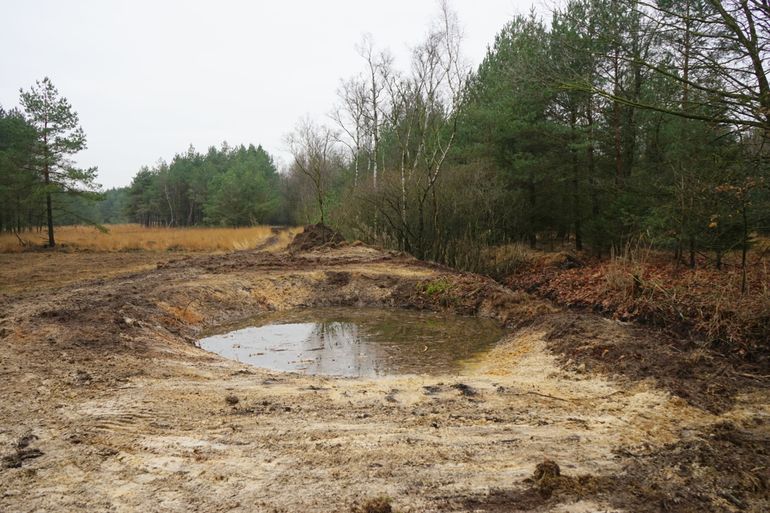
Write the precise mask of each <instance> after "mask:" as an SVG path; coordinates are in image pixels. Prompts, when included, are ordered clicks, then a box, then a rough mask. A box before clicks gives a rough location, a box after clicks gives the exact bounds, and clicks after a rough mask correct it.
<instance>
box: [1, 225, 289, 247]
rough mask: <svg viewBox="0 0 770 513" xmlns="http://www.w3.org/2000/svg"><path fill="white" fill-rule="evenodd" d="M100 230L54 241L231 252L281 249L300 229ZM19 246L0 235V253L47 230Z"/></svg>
mask: <svg viewBox="0 0 770 513" xmlns="http://www.w3.org/2000/svg"><path fill="white" fill-rule="evenodd" d="M106 228H107V229H108V231H107V232H106V233H103V232H101V231H99V230H97V229H96V228H94V227H91V226H62V227H58V228H56V232H55V235H56V243H57V245H59V246H60V248H63V249H72V250H77V251H102V252H113V251H207V252H212V251H233V250H240V249H251V248H256V247H262V248H264V249H282V248H284V247H286V246H287V245H288V244H289V242H291V240H292V238H293V237H294V235H296V234H297V232H299V231H300V230H301V229H300V228H286V229H280V230H274V229H273V228H271V227H270V226H250V227H245V228H145V227H143V226H141V225H137V224H118V225H107V227H106ZM21 238H22V239H23V240H24V241H25V243H26V245H22V244H21V243H20V242H19V239H18V238H17V237H16V236H15V235H13V234H8V233H4V234H0V252H4V253H13V252H20V251H24V250H25V249H28V248H29V247H34V246H38V247H40V246H43V245H44V244H45V243H46V240H47V239H46V233H45V232H44V231H43V232H26V233H23V234H22V236H21Z"/></svg>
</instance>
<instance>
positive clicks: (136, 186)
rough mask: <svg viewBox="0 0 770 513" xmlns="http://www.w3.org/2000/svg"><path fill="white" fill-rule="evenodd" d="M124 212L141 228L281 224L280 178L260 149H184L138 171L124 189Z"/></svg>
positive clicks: (251, 146) (225, 146) (271, 160)
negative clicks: (184, 150) (167, 160)
mask: <svg viewBox="0 0 770 513" xmlns="http://www.w3.org/2000/svg"><path fill="white" fill-rule="evenodd" d="M125 194H126V199H125V213H126V215H127V216H128V218H129V219H130V220H131V221H132V222H136V223H140V224H143V225H144V226H170V227H173V226H193V225H201V224H205V225H217V226H247V225H255V224H266V223H271V224H272V223H281V222H285V221H286V219H285V215H284V212H283V209H282V207H283V202H282V194H281V179H280V175H279V174H278V171H277V169H276V167H275V164H274V162H273V158H272V157H271V156H270V155H269V154H268V153H267V152H266V151H265V150H264V149H263V148H262V147H261V146H258V147H256V148H255V147H254V146H253V145H249V147H248V148H247V147H244V146H237V147H234V148H231V147H229V146H228V145H227V144H226V143H225V144H223V145H222V147H221V148H215V147H211V148H209V150H208V151H207V152H206V153H205V154H201V153H198V152H196V151H195V149H194V148H192V147H190V148H189V149H188V151H187V152H186V153H184V154H178V155H176V156H175V157H174V158H173V159H172V160H171V162H170V163H166V162H163V161H160V162H159V163H158V164H157V165H156V166H154V167H152V168H149V167H144V168H142V169H141V170H140V171H139V173H137V175H136V176H135V177H134V179H133V181H132V182H131V185H130V186H129V187H128V188H127V190H126V191H125Z"/></svg>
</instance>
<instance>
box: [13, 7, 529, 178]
mask: <svg viewBox="0 0 770 513" xmlns="http://www.w3.org/2000/svg"><path fill="white" fill-rule="evenodd" d="M536 1H537V0H453V1H452V2H451V5H452V6H453V8H454V9H455V10H456V11H457V13H458V15H459V18H460V23H461V25H462V27H463V29H464V33H465V41H464V53H465V56H466V57H467V59H468V60H469V62H470V63H471V64H472V65H473V66H476V65H477V64H478V63H479V62H480V60H481V59H482V57H483V56H484V52H485V51H486V47H487V45H488V44H490V43H491V42H492V41H493V39H494V35H495V34H496V33H497V32H498V31H499V30H500V28H501V27H502V26H503V24H504V23H505V22H506V21H508V20H509V19H510V18H511V17H512V16H513V15H515V14H518V13H526V12H528V11H529V9H530V6H531V5H532V3H533V2H536ZM539 10H540V9H539ZM0 12H1V13H2V18H3V21H4V23H3V30H2V31H0V48H3V51H2V52H0V70H2V75H0V76H2V80H1V81H0V104H1V105H2V106H3V107H6V108H10V107H13V106H17V105H18V97H19V88H24V89H27V88H29V86H30V85H32V84H33V83H34V81H35V80H36V79H41V78H43V77H44V76H46V75H47V76H49V77H51V80H52V81H53V83H54V84H55V85H56V86H57V88H58V89H59V91H60V93H61V94H63V95H64V96H66V97H67V98H68V99H69V100H70V102H71V103H72V105H73V106H74V108H75V110H76V111H77V112H78V113H79V115H80V121H81V125H82V126H83V129H84V130H85V132H86V135H87V137H88V149H87V150H86V151H84V152H81V153H80V154H79V155H78V157H77V159H76V160H77V162H78V163H79V164H80V165H82V166H98V167H99V181H100V182H101V183H102V184H103V185H104V186H105V187H113V186H121V185H127V184H129V183H130V181H131V178H132V177H133V175H134V174H135V173H136V171H137V170H138V169H139V167H140V166H142V165H151V164H153V163H154V162H156V161H157V160H158V158H164V159H166V160H170V159H171V158H172V157H173V156H174V154H175V153H178V152H182V151H184V150H185V149H186V148H187V146H188V145H189V144H190V143H192V144H193V145H194V146H195V147H196V148H197V149H198V150H200V151H205V150H206V149H207V148H208V147H209V146H211V145H217V146H218V145H219V144H220V143H221V142H222V141H225V140H226V141H227V142H228V143H229V144H230V145H236V144H248V143H254V144H262V145H263V146H264V147H265V149H267V150H268V151H269V152H271V153H273V154H274V155H275V156H276V157H278V159H279V162H280V160H281V159H282V158H284V159H285V151H284V150H285V147H284V144H283V142H282V141H283V137H284V135H285V134H286V133H287V132H289V131H290V130H291V129H292V128H293V127H294V125H295V124H296V122H297V120H298V119H299V118H301V117H302V116H305V115H309V116H311V117H314V118H318V119H321V118H323V117H324V116H325V115H326V114H327V113H328V112H329V111H330V110H331V108H332V105H333V103H334V100H335V91H336V89H337V86H338V85H339V81H340V79H342V78H347V77H349V76H351V75H353V74H355V73H357V72H358V71H360V70H362V69H363V68H362V67H363V61H362V60H361V58H360V57H359V56H358V54H357V53H356V51H355V45H356V43H358V42H359V41H360V40H361V37H362V35H363V34H364V33H371V34H372V36H373V38H374V41H375V43H376V44H377V45H378V46H379V47H381V48H389V49H390V50H391V52H392V53H393V54H394V56H395V57H396V63H397V65H399V66H404V64H405V63H406V60H407V52H408V48H409V47H410V46H412V45H414V44H416V43H417V42H419V41H420V39H421V38H422V36H423V35H424V34H425V32H426V30H427V28H428V24H429V22H430V20H431V19H432V18H433V17H434V16H435V15H436V13H437V3H436V2H435V1H434V0H389V1H376V2H375V1H363V0H358V1H356V0H325V1H309V0H308V1H300V0H283V1H280V2H279V1H269V2H267V1H256V0H252V1H218V2H214V1H210V2H203V1H182V0H177V1H159V0H155V1H144V0H142V1H136V0H134V1H105V0H94V1H67V2H63V1H60V0H59V1H57V0H47V1H42V0H25V1H16V2H11V1H8V0H4V2H3V5H2V7H0Z"/></svg>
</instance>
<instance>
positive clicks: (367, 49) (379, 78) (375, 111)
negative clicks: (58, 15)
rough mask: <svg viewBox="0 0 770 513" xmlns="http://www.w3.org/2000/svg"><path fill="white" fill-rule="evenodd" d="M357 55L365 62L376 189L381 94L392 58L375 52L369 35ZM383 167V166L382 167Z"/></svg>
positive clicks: (383, 52) (381, 104)
mask: <svg viewBox="0 0 770 513" xmlns="http://www.w3.org/2000/svg"><path fill="white" fill-rule="evenodd" d="M357 50H358V53H359V55H361V57H363V59H364V61H366V68H367V69H366V71H365V77H366V78H365V84H366V87H365V90H366V97H365V98H366V100H365V102H364V104H365V105H366V108H365V109H364V118H365V120H366V122H367V125H368V127H369V133H370V134H371V149H370V154H371V158H370V161H369V162H370V165H371V170H372V186H373V187H374V189H375V190H376V189H377V175H378V171H379V165H380V160H379V159H380V158H381V154H380V129H381V126H382V117H383V116H382V108H383V94H384V92H385V83H386V77H387V75H388V73H389V70H390V68H391V66H392V63H393V58H392V57H391V55H390V54H389V53H388V52H387V51H381V52H377V51H376V50H375V47H374V40H373V39H372V36H371V34H366V35H365V36H364V37H363V38H362V40H361V43H360V44H359V45H358V47H357ZM383 167H384V166H383Z"/></svg>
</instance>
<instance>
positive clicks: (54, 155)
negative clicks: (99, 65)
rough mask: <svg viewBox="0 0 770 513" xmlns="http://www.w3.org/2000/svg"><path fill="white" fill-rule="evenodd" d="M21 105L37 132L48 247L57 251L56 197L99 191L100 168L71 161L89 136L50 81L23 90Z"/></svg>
mask: <svg viewBox="0 0 770 513" xmlns="http://www.w3.org/2000/svg"><path fill="white" fill-rule="evenodd" d="M20 92H21V104H22V106H23V107H24V110H25V111H26V114H27V118H28V121H29V123H30V124H31V125H32V126H33V127H34V128H35V131H36V133H37V141H36V143H37V144H36V145H35V150H34V153H35V165H34V168H35V171H36V172H37V173H39V174H40V176H41V178H42V186H43V193H44V195H45V202H46V221H47V224H48V246H49V247H54V246H55V245H56V241H55V239H54V229H53V226H54V221H53V201H52V196H53V194H55V193H65V194H86V195H88V194H89V193H93V192H95V189H96V188H97V187H98V186H97V185H96V184H95V183H94V180H95V178H96V168H95V167H94V168H89V169H78V168H75V167H74V166H73V165H72V162H71V161H70V160H69V157H70V156H71V155H74V154H76V153H77V152H79V151H81V150H84V149H85V148H86V136H85V133H84V132H83V129H82V128H81V127H80V124H79V120H78V115H77V113H76V112H75V111H73V110H72V106H71V105H70V102H69V101H68V100H67V99H66V98H64V97H62V96H59V91H58V90H57V89H56V87H55V86H54V85H53V83H52V82H51V80H50V79H49V78H48V77H45V78H44V79H43V80H42V81H37V82H36V83H35V85H34V86H32V87H31V88H30V89H29V91H26V92H25V91H24V90H21V91H20Z"/></svg>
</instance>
